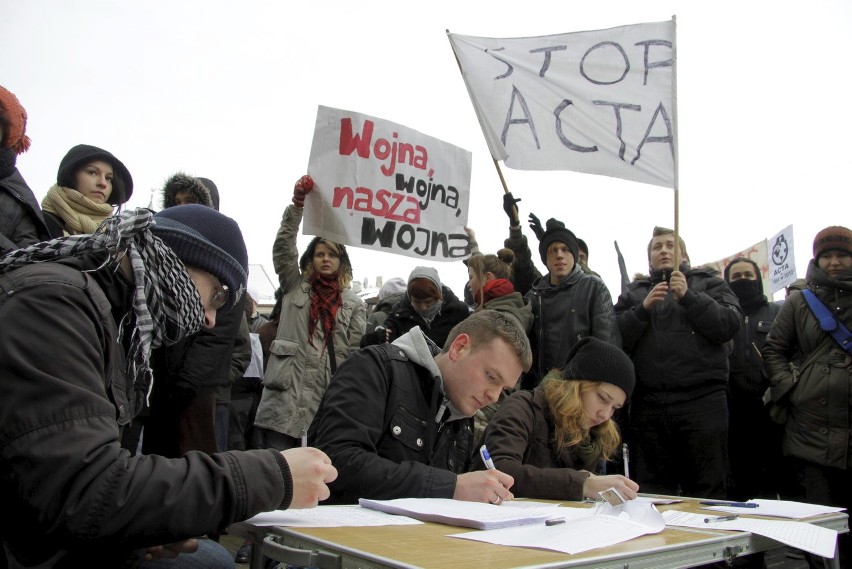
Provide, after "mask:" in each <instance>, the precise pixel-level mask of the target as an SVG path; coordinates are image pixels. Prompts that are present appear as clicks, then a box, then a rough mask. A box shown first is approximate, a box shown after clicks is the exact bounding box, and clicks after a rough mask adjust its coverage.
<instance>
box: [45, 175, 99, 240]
mask: <svg viewBox="0 0 852 569" xmlns="http://www.w3.org/2000/svg"><path fill="white" fill-rule="evenodd" d="M41 209H43V210H44V211H48V212H50V213H53V214H56V215H58V216H59V217H60V218H61V219H62V221H64V222H65V231H67V232H68V233H69V234H70V235H79V234H81V233H94V232H95V230H96V229H97V228H98V226H99V225H100V224H101V222H103V221H104V220H105V219H106V218H108V217H110V216H111V215H112V206H111V205H110V204H108V203H95V202H93V201H92V200H90V199H89V198H87V197H86V196H84V195H83V194H81V193H80V192H78V191H77V190H74V189H71V188H65V187H63V186H58V185H54V186H53V187H52V188H50V189H49V190H48V191H47V195H46V196H44V199H43V200H42V201H41Z"/></svg>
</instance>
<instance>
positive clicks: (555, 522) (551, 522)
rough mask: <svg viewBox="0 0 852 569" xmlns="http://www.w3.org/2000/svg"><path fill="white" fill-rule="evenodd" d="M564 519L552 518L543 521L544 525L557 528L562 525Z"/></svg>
mask: <svg viewBox="0 0 852 569" xmlns="http://www.w3.org/2000/svg"><path fill="white" fill-rule="evenodd" d="M564 523H565V518H553V519H552V520H545V522H544V525H546V526H558V525H559V524H564Z"/></svg>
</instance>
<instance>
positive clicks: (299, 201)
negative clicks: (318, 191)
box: [293, 174, 314, 207]
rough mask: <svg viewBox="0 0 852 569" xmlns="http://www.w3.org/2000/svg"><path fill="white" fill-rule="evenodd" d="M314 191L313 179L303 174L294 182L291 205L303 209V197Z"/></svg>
mask: <svg viewBox="0 0 852 569" xmlns="http://www.w3.org/2000/svg"><path fill="white" fill-rule="evenodd" d="M313 189H314V179H313V178H311V177H310V176H308V175H307V174H305V175H304V176H302V177H301V178H299V180H298V181H297V182H296V185H295V187H294V188H293V204H294V205H295V206H296V207H305V196H306V195H308V194H309V193H311V190H313Z"/></svg>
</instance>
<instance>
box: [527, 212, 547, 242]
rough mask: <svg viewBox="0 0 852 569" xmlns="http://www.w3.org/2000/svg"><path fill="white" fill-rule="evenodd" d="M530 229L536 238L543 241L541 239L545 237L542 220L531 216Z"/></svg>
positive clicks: (532, 214)
mask: <svg viewBox="0 0 852 569" xmlns="http://www.w3.org/2000/svg"><path fill="white" fill-rule="evenodd" d="M530 228H531V229H532V230H533V233H535V236H536V237H538V240H539V241H541V238H542V237H543V236H544V227H542V226H541V220H539V218H538V217H536V215H535V214H534V213H531V214H530Z"/></svg>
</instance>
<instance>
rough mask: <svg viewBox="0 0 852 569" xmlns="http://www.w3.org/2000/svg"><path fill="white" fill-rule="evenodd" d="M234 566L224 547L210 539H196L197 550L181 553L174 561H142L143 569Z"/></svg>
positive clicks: (225, 568)
mask: <svg viewBox="0 0 852 569" xmlns="http://www.w3.org/2000/svg"><path fill="white" fill-rule="evenodd" d="M235 566H236V564H235V563H234V558H233V556H232V555H231V553H230V552H229V551H228V550H227V549H225V546H224V545H221V544H219V543H216V542H215V541H213V540H212V539H204V538H199V539H198V550H196V551H195V552H194V553H181V554H180V555H178V556H177V557H175V558H174V559H156V560H154V561H143V562H142V564H141V565H140V567H142V568H143V569H234V567H235Z"/></svg>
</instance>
